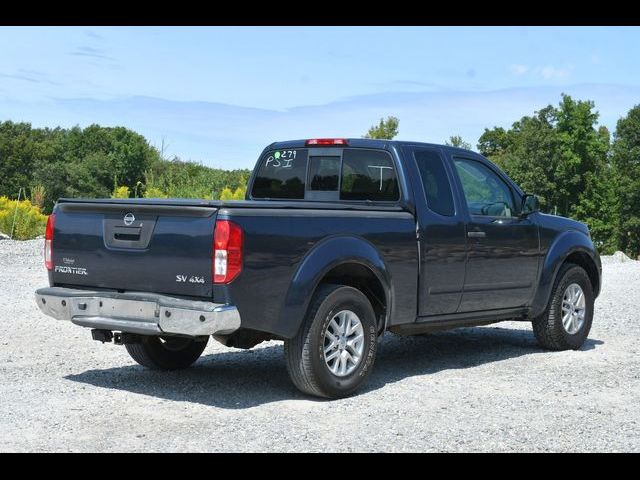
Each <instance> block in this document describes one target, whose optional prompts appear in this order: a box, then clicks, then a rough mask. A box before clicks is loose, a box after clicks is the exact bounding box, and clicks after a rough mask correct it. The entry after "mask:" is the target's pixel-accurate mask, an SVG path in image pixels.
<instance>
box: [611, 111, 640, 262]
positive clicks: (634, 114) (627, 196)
mask: <svg viewBox="0 0 640 480" xmlns="http://www.w3.org/2000/svg"><path fill="white" fill-rule="evenodd" d="M611 163H612V165H613V167H614V168H615V169H616V170H617V172H619V174H618V175H617V189H618V192H619V196H620V210H619V217H618V231H617V238H618V242H619V247H620V249H621V250H623V251H624V252H625V253H627V254H628V255H630V256H632V257H633V258H636V257H637V256H638V255H640V105H636V106H634V107H633V108H632V109H631V110H629V112H628V113H627V115H626V116H625V117H623V118H621V119H620V120H618V123H617V125H616V132H615V135H614V141H613V146H612V156H611Z"/></svg>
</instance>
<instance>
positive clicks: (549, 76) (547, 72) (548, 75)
mask: <svg viewBox="0 0 640 480" xmlns="http://www.w3.org/2000/svg"><path fill="white" fill-rule="evenodd" d="M537 70H538V71H539V73H540V75H541V76H542V78H544V79H545V80H554V79H558V78H567V77H568V76H569V74H570V73H571V71H570V69H569V68H556V67H554V66H553V65H545V66H544V67H540V68H539V69H537Z"/></svg>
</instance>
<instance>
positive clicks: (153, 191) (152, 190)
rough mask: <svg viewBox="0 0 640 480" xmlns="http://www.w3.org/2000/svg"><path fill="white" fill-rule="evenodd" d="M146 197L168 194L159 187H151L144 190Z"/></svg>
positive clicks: (164, 196) (165, 195)
mask: <svg viewBox="0 0 640 480" xmlns="http://www.w3.org/2000/svg"><path fill="white" fill-rule="evenodd" d="M144 198H167V194H166V193H164V192H163V191H162V190H160V189H159V188H157V187H149V188H147V189H146V190H145V192H144Z"/></svg>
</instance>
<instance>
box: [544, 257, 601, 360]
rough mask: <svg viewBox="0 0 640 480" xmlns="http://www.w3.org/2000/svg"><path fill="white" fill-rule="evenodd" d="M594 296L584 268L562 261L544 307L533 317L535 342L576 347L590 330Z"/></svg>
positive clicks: (552, 345)
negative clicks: (540, 312) (541, 312)
mask: <svg viewBox="0 0 640 480" xmlns="http://www.w3.org/2000/svg"><path fill="white" fill-rule="evenodd" d="M594 300H595V298H594V294H593V287H592V286H591V280H590V279H589V276H588V275H587V272H585V270H584V269H583V268H582V267H580V266H578V265H574V264H572V263H568V264H565V265H563V266H562V267H561V269H560V271H559V272H558V277H557V279H556V282H555V285H554V288H553V291H552V292H551V299H550V300H549V305H548V306H547V310H546V311H545V312H544V313H543V314H542V315H541V316H540V317H538V318H536V319H535V320H534V321H533V333H534V334H535V336H536V339H537V340H538V343H540V345H542V346H543V347H545V348H548V349H550V350H569V349H573V350H578V349H579V348H580V347H581V346H582V345H583V344H584V342H585V340H586V339H587V336H588V335H589V331H590V330H591V322H592V320H593V303H594Z"/></svg>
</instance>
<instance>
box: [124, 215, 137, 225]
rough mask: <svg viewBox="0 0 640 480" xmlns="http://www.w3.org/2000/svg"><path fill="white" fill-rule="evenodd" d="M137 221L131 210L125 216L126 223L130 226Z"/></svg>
mask: <svg viewBox="0 0 640 480" xmlns="http://www.w3.org/2000/svg"><path fill="white" fill-rule="evenodd" d="M135 221H136V217H134V216H133V213H131V212H129V213H127V214H126V215H125V216H124V224H125V225H126V226H127V227H128V226H129V225H131V224H132V223H133V222H135Z"/></svg>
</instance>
